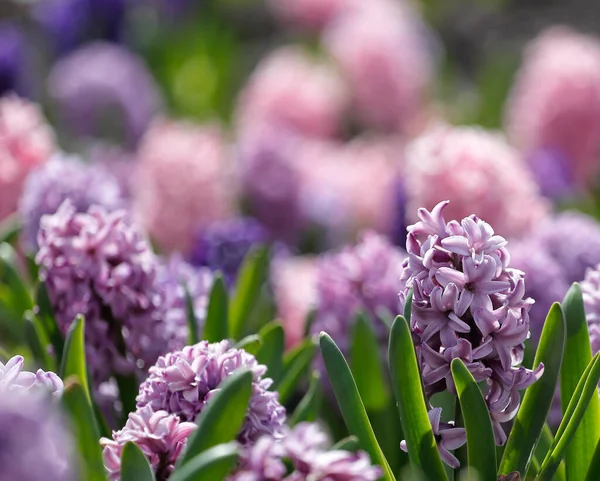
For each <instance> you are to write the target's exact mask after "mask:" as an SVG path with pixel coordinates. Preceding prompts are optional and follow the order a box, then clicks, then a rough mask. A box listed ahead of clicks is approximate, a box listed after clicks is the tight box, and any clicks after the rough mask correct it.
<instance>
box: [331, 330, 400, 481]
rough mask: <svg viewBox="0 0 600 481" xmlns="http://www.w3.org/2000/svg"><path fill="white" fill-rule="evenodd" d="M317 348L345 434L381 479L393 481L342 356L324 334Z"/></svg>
mask: <svg viewBox="0 0 600 481" xmlns="http://www.w3.org/2000/svg"><path fill="white" fill-rule="evenodd" d="M320 345H321V354H322V355H323V361H324V363H325V369H326V370H327V375H328V377H329V381H330V382H331V385H332V387H333V392H334V394H335V398H336V400H337V402H338V405H339V407H340V411H341V413H342V417H343V418H344V422H345V423H346V426H347V428H348V431H349V432H350V434H353V435H355V436H356V437H357V438H358V439H359V442H360V446H361V448H362V449H364V450H365V451H366V452H367V453H368V454H369V456H371V461H372V462H373V463H375V464H378V465H379V466H381V467H382V468H383V470H384V475H383V479H384V480H386V481H390V480H394V479H395V478H394V475H393V474H392V471H391V469H390V467H389V465H388V463H387V460H386V459H385V456H384V455H383V451H382V450H381V447H380V446H379V444H378V442H377V438H376V437H375V433H374V432H373V428H372V427H371V423H370V422H369V417H368V416H367V411H366V410H365V406H364V404H363V402H362V400H361V398H360V394H359V393H358V388H357V387H356V382H354V378H353V377H352V372H351V371H350V367H349V366H348V363H347V362H346V359H344V355H343V354H342V352H341V351H340V350H339V348H338V347H337V345H336V344H335V342H334V341H333V339H331V337H330V336H329V335H328V334H326V333H324V332H322V333H321V335H320Z"/></svg>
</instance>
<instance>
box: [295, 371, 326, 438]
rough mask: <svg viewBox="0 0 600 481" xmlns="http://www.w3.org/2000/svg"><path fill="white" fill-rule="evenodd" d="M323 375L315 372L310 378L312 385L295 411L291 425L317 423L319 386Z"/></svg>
mask: <svg viewBox="0 0 600 481" xmlns="http://www.w3.org/2000/svg"><path fill="white" fill-rule="evenodd" d="M320 381H321V375H320V374H319V372H318V371H313V373H312V376H311V378H310V384H309V386H308V390H307V391H306V394H305V395H304V397H303V398H302V400H301V401H300V402H299V403H298V406H296V409H294V412H293V414H292V416H291V418H290V425H291V426H294V425H296V424H298V423H301V422H304V421H315V420H316V419H317V414H318V410H319V401H320V399H319V384H320Z"/></svg>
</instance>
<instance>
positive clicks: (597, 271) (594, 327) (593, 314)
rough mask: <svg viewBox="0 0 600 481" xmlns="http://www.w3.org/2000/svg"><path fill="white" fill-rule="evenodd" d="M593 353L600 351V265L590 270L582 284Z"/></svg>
mask: <svg viewBox="0 0 600 481" xmlns="http://www.w3.org/2000/svg"><path fill="white" fill-rule="evenodd" d="M581 291H582V293H583V303H584V305H585V317H586V319H587V324H588V331H589V333H590V341H591V343H592V352H593V353H594V354H596V353H597V352H598V351H600V264H599V265H597V266H596V267H594V268H593V269H588V271H587V272H586V274H585V279H584V280H583V282H582V283H581Z"/></svg>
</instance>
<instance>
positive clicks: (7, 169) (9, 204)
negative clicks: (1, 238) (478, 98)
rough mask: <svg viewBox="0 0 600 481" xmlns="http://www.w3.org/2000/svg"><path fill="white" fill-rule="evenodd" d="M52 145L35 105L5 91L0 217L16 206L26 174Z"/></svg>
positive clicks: (0, 122) (0, 125)
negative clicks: (6, 93)
mask: <svg viewBox="0 0 600 481" xmlns="http://www.w3.org/2000/svg"><path fill="white" fill-rule="evenodd" d="M54 149H55V144H54V135H53V132H52V130H51V129H50V127H49V126H48V125H47V124H46V121H45V119H44V118H43V117H42V114H41V112H40V110H39V109H38V107H37V106H36V105H35V104H32V103H30V102H28V101H27V100H23V99H20V98H18V97H16V96H14V95H9V96H6V97H3V98H1V99H0V220H2V219H4V218H5V217H7V216H8V215H10V214H12V213H13V212H15V211H16V210H17V206H18V202H19V197H20V195H21V191H22V189H23V184H24V183H25V179H26V178H27V176H28V174H29V173H30V172H31V171H32V170H33V169H34V168H35V167H37V166H39V165H41V164H43V163H44V162H46V161H47V160H48V159H49V158H50V156H51V155H52V153H53V151H54Z"/></svg>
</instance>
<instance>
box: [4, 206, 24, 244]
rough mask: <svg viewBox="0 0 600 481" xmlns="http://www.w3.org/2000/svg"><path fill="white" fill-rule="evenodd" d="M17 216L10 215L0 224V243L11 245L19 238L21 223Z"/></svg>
mask: <svg viewBox="0 0 600 481" xmlns="http://www.w3.org/2000/svg"><path fill="white" fill-rule="evenodd" d="M19 217H20V216H19V214H18V213H15V214H12V215H11V216H10V217H7V218H6V219H4V220H3V221H2V222H1V223H0V243H4V242H6V243H7V244H11V243H12V242H14V241H16V240H17V238H18V237H19V231H20V230H21V222H20V219H19Z"/></svg>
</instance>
